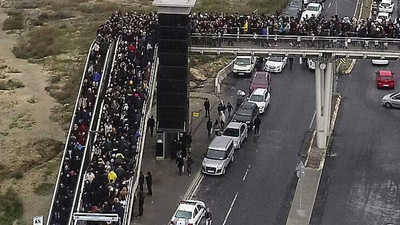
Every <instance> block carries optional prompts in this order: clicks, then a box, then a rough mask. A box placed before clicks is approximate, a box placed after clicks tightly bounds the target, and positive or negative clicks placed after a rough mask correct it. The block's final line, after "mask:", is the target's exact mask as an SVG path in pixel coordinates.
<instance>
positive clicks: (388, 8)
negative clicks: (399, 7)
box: [378, 0, 394, 13]
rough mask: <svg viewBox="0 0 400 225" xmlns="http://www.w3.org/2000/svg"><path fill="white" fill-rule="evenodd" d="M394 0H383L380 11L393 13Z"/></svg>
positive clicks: (379, 7)
mask: <svg viewBox="0 0 400 225" xmlns="http://www.w3.org/2000/svg"><path fill="white" fill-rule="evenodd" d="M393 9H394V2H392V0H382V1H381V3H380V4H379V6H378V11H379V12H384V13H393Z"/></svg>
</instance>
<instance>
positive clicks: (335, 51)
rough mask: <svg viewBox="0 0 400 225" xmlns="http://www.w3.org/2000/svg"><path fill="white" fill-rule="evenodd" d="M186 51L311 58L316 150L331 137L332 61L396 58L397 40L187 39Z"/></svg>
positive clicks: (398, 54)
mask: <svg viewBox="0 0 400 225" xmlns="http://www.w3.org/2000/svg"><path fill="white" fill-rule="evenodd" d="M189 45H190V47H189V51H190V52H191V53H194V54H204V55H233V56H236V55H253V56H261V57H268V56H286V57H303V58H312V59H313V60H314V61H315V62H316V66H315V87H316V136H317V147H318V148H322V149H326V147H327V143H328V140H329V136H330V134H331V127H330V123H329V121H330V117H331V115H330V114H331V100H332V97H331V96H332V87H333V61H334V60H336V59H339V58H348V59H386V60H399V59H400V39H394V38H369V37H334V36H294V35H256V34H254V35H248V34H237V35H229V34H228V35H201V34H192V35H190V36H189Z"/></svg>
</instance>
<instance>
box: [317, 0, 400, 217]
mask: <svg viewBox="0 0 400 225" xmlns="http://www.w3.org/2000/svg"><path fill="white" fill-rule="evenodd" d="M397 3H398V2H397V1H396V2H395V5H396V7H397ZM393 16H397V8H395V11H394V15H393ZM381 69H389V70H392V71H393V72H395V73H399V72H400V65H399V62H397V61H391V62H390V64H389V66H383V67H377V66H373V65H372V64H371V61H370V60H359V61H357V64H356V66H355V68H354V70H353V72H352V73H351V75H350V76H342V77H340V79H339V81H338V92H339V93H341V94H342V96H343V99H342V100H343V101H342V105H341V109H340V113H339V117H338V122H337V124H336V130H335V133H334V139H333V143H332V150H333V151H334V152H336V153H338V154H337V156H336V157H334V158H328V160H327V161H326V164H325V168H324V171H323V174H322V179H321V184H320V187H319V190H318V196H317V200H316V205H315V208H314V211H313V216H312V220H311V224H312V225H314V224H315V225H316V224H318V225H319V224H324V225H328V224H329V225H330V224H332V225H336V224H357V225H358V224H366V225H369V224H371V225H375V224H376V225H378V224H379V225H382V224H400V177H399V172H400V164H399V159H400V154H399V146H400V110H396V109H386V108H384V107H382V102H381V99H382V96H384V95H385V94H388V93H392V92H394V91H395V90H398V88H396V89H395V90H378V89H377V88H376V78H375V71H377V70H381ZM399 82H400V79H399V77H398V76H397V77H396V85H399Z"/></svg>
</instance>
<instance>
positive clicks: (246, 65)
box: [233, 56, 256, 76]
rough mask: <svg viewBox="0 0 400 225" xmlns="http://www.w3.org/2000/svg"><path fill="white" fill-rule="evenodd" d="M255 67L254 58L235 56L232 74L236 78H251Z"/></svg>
mask: <svg viewBox="0 0 400 225" xmlns="http://www.w3.org/2000/svg"><path fill="white" fill-rule="evenodd" d="M255 65H256V57H254V56H237V57H236V59H235V61H234V62H233V74H234V75H237V76H245V75H247V76H251V75H252V74H253V72H254V69H255Z"/></svg>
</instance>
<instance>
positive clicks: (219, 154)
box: [206, 148, 225, 160]
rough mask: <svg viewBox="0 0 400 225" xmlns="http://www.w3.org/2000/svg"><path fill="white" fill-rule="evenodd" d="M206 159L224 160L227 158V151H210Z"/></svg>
mask: <svg viewBox="0 0 400 225" xmlns="http://www.w3.org/2000/svg"><path fill="white" fill-rule="evenodd" d="M206 157H207V158H209V159H218V160H221V159H224V158H225V151H219V150H215V149H210V148H209V149H208V151H207V154H206Z"/></svg>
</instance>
